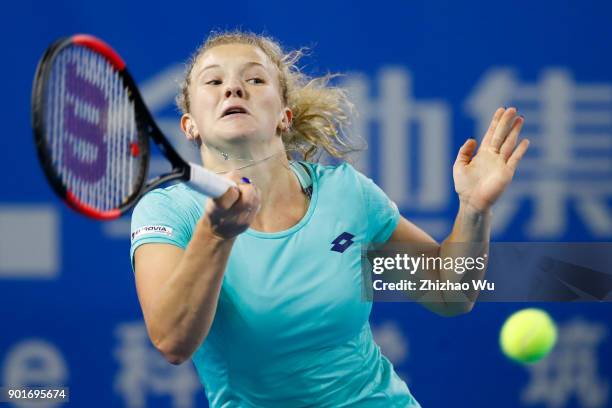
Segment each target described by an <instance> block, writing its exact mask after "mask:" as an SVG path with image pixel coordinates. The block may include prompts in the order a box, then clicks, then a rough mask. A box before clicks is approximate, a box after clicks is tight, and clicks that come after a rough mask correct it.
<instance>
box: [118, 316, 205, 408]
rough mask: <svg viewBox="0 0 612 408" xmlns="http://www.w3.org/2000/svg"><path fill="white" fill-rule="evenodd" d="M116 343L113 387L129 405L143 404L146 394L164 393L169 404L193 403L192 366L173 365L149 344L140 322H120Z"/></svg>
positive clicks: (195, 386)
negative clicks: (115, 369) (115, 370)
mask: <svg viewBox="0 0 612 408" xmlns="http://www.w3.org/2000/svg"><path fill="white" fill-rule="evenodd" d="M116 335H117V337H118V338H119V346H118V348H117V349H116V350H115V357H116V358H117V360H118V361H119V364H120V371H119V373H118V374H117V377H116V378H115V390H116V391H117V392H118V393H120V394H121V395H122V396H123V399H124V405H125V406H126V407H129V408H142V407H145V406H146V400H147V396H148V395H155V396H161V395H168V396H170V398H171V401H172V402H171V405H170V406H172V407H177V408H190V407H193V406H195V403H194V398H195V396H196V394H197V393H198V392H199V391H200V389H201V385H200V383H199V381H198V378H197V374H196V373H195V370H194V367H193V365H192V364H190V363H185V364H181V365H179V366H173V365H171V364H170V363H168V362H167V361H166V360H164V358H163V357H162V356H161V355H160V354H159V352H157V350H155V349H154V348H153V346H152V345H151V343H150V341H149V338H148V336H147V331H146V328H145V326H144V324H143V323H141V322H133V323H123V324H120V325H119V326H118V327H117V329H116Z"/></svg>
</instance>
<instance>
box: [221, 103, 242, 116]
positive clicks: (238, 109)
mask: <svg viewBox="0 0 612 408" xmlns="http://www.w3.org/2000/svg"><path fill="white" fill-rule="evenodd" d="M248 114H249V112H248V111H247V110H246V109H245V108H243V107H242V106H229V107H227V108H226V109H225V110H224V111H223V113H222V114H221V118H225V117H227V116H233V115H248Z"/></svg>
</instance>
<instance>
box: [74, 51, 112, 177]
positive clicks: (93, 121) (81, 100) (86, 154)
mask: <svg viewBox="0 0 612 408" xmlns="http://www.w3.org/2000/svg"><path fill="white" fill-rule="evenodd" d="M65 79H66V102H65V104H66V105H65V109H64V126H65V129H66V131H67V132H68V133H70V135H71V136H72V137H70V138H67V137H64V139H63V140H64V143H63V148H64V163H65V164H66V167H68V168H69V169H70V170H71V171H72V172H74V173H76V174H77V175H78V176H79V177H80V178H82V179H83V180H86V181H90V182H95V181H98V180H99V179H101V178H102V177H103V176H104V174H105V173H106V153H107V146H106V142H105V141H104V134H105V133H106V118H107V113H108V102H107V100H106V97H105V96H104V92H102V90H101V89H100V88H98V87H97V86H95V85H94V84H92V83H91V82H89V81H88V80H86V79H84V78H82V77H80V76H79V75H78V74H77V68H76V65H75V64H72V63H69V64H68V65H67V66H66V78H65Z"/></svg>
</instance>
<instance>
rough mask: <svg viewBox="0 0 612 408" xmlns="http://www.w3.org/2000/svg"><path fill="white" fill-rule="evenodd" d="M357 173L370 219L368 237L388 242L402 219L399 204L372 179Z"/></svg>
mask: <svg viewBox="0 0 612 408" xmlns="http://www.w3.org/2000/svg"><path fill="white" fill-rule="evenodd" d="M355 172H356V173H357V179H358V180H359V184H360V185H361V190H362V193H363V198H364V203H365V209H366V216H367V221H368V227H367V239H368V241H369V242H375V243H383V242H387V240H388V239H389V237H390V236H391V234H392V233H393V231H395V228H396V227H397V224H398V222H399V219H400V212H399V210H398V208H397V205H396V204H395V203H394V202H393V201H392V200H391V199H390V198H389V197H388V196H387V195H386V194H385V192H384V191H382V189H381V188H380V187H378V186H377V185H376V183H374V181H372V179H370V178H368V177H366V176H364V175H363V174H361V173H359V172H358V171H356V170H355Z"/></svg>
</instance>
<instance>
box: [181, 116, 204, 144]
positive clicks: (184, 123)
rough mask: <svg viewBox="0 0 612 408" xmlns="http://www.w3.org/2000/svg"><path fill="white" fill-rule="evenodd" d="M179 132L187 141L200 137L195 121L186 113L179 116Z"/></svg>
mask: <svg viewBox="0 0 612 408" xmlns="http://www.w3.org/2000/svg"><path fill="white" fill-rule="evenodd" d="M181 130H182V131H183V133H185V136H187V139H189V140H197V139H198V138H199V137H200V132H199V131H198V127H197V125H196V123H195V120H193V118H192V117H191V115H190V114H188V113H185V114H183V116H181Z"/></svg>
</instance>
